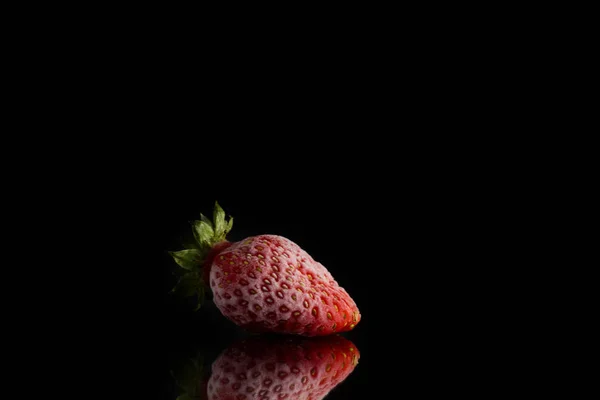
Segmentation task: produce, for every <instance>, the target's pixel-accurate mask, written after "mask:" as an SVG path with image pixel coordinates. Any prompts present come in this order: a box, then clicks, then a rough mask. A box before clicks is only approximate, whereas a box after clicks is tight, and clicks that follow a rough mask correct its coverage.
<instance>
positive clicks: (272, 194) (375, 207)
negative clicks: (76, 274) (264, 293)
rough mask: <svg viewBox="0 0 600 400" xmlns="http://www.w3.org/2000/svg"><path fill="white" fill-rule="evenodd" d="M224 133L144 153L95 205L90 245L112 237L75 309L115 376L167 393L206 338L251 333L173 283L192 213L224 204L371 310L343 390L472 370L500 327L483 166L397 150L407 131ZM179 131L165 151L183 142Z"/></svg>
mask: <svg viewBox="0 0 600 400" xmlns="http://www.w3.org/2000/svg"><path fill="white" fill-rule="evenodd" d="M255 138H256V135H253V136H252V140H255ZM220 140H222V142H220V143H219V144H218V145H216V146H211V145H205V146H202V147H201V152H200V154H202V152H203V151H211V152H216V153H217V154H219V155H220V156H219V157H204V158H196V157H195V156H191V157H190V158H188V159H187V160H186V161H187V162H176V163H174V164H171V161H168V160H170V158H169V159H168V158H166V157H165V159H164V162H162V163H158V164H156V163H153V164H152V165H153V167H152V168H146V167H145V164H141V163H140V164H134V167H135V168H129V169H128V170H127V174H126V175H125V176H121V177H119V179H115V180H114V181H111V182H109V183H110V186H111V188H110V191H107V192H104V193H103V191H102V190H101V189H100V188H96V191H95V193H99V194H102V195H104V196H107V194H108V196H107V197H105V198H104V199H106V200H105V201H103V202H102V203H101V204H102V206H101V207H99V208H96V207H94V208H90V209H89V210H88V213H86V215H88V214H89V215H95V217H94V218H93V219H91V220H87V224H88V227H89V228H90V229H92V228H95V229H96V231H95V232H94V233H95V236H94V237H95V240H96V242H95V244H94V246H95V248H99V249H104V250H103V251H98V252H95V253H94V257H93V258H90V256H89V255H88V254H87V253H86V254H85V257H88V259H89V260H90V262H91V263H93V264H94V265H97V267H95V268H91V267H90V268H88V270H87V271H86V273H87V274H88V275H89V276H91V277H92V278H91V279H89V280H88V281H86V282H87V283H86V286H84V287H81V289H80V290H81V291H82V293H84V294H83V295H82V297H80V298H81V299H86V300H85V301H83V300H80V301H79V303H78V305H80V306H81V307H83V308H84V309H86V310H90V309H92V310H95V311H94V312H90V311H85V312H81V313H79V314H78V316H79V317H80V318H81V319H82V320H87V319H90V320H91V321H90V327H91V329H92V331H93V334H94V336H95V337H97V339H95V340H94V341H93V346H92V348H93V349H94V351H95V356H99V355H102V356H103V357H109V358H110V360H111V361H110V362H109V364H108V367H107V368H108V369H107V371H105V373H106V374H108V375H107V376H108V377H109V378H107V383H106V384H105V385H108V384H111V385H116V386H119V387H120V388H121V389H119V390H120V391H121V392H122V393H123V394H124V395H125V393H126V394H127V395H133V396H142V393H143V396H144V398H156V399H172V398H174V396H176V394H177V388H176V387H175V384H174V381H173V379H172V378H171V376H170V371H171V370H173V369H177V368H178V367H179V366H181V364H182V363H183V362H184V361H185V360H187V359H189V358H190V357H192V356H194V355H196V354H197V353H198V352H199V351H201V352H203V353H204V355H205V359H206V362H207V363H209V364H210V362H212V360H214V358H215V357H216V356H217V355H218V354H219V353H220V352H221V351H222V350H224V349H225V348H226V347H227V346H228V345H229V344H231V343H232V342H233V341H234V340H235V339H236V338H239V337H241V336H243V335H244V333H243V332H242V331H241V330H240V329H239V328H238V327H236V326H235V325H234V324H232V323H230V322H229V321H227V320H226V319H225V318H224V317H222V316H221V315H220V314H219V312H218V310H217V309H216V308H215V307H214V305H212V304H210V303H209V304H207V305H206V307H204V308H203V309H202V310H201V311H199V312H194V311H193V310H192V306H191V304H189V303H186V302H185V301H184V300H182V299H180V298H177V297H175V296H173V295H171V294H169V291H170V289H171V288H172V286H173V285H174V284H175V281H176V278H175V276H174V275H173V273H174V271H175V270H176V269H177V266H176V265H175V263H174V262H173V261H172V259H171V258H170V256H169V255H168V253H167V251H169V250H177V249H180V248H181V242H182V239H183V238H184V237H186V236H189V234H190V232H191V228H190V225H189V221H191V220H194V219H197V218H198V216H199V213H204V214H205V215H210V214H211V213H212V209H213V206H214V202H215V201H219V203H220V204H221V206H222V207H223V208H224V209H225V211H226V212H227V214H229V215H231V216H233V217H234V225H233V230H232V232H231V233H230V235H229V236H228V238H229V240H231V241H237V240H241V239H243V238H245V237H247V236H251V235H257V234H263V233H268V234H277V235H282V236H285V237H288V238H289V239H291V240H293V241H294V242H296V243H297V244H299V245H300V246H301V247H302V248H304V249H305V250H306V251H308V252H309V253H310V254H311V255H312V256H313V257H314V258H315V259H316V260H319V261H320V262H321V263H322V264H323V265H325V266H326V267H327V268H328V269H329V270H330V271H331V273H332V274H333V275H334V276H335V277H336V279H337V281H338V282H339V283H340V284H341V285H342V286H343V287H344V288H346V289H347V291H348V292H349V293H350V294H351V296H352V297H353V298H354V299H355V301H356V303H357V305H358V307H359V309H360V311H361V313H362V320H361V322H360V323H359V324H358V325H357V327H356V328H355V329H354V330H353V331H352V332H349V333H347V334H345V336H346V337H347V338H349V339H350V340H351V341H353V342H354V343H355V344H356V346H357V347H358V349H359V351H360V352H361V359H360V362H359V364H358V366H357V368H356V370H355V371H354V373H353V374H352V375H350V376H349V378H348V379H347V381H346V382H344V383H343V384H342V385H340V386H339V388H338V389H337V390H336V391H335V394H332V399H334V398H340V399H341V398H347V399H359V398H364V396H366V395H369V394H370V393H373V391H378V390H387V389H386V386H385V385H383V386H381V382H382V381H394V382H396V381H397V382H398V383H397V385H398V387H402V388H403V390H405V391H407V392H408V391H412V390H419V391H421V390H423V391H425V392H428V393H434V392H439V391H440V390H442V389H443V391H446V390H450V389H448V388H450V387H457V386H461V387H462V386H464V385H465V384H466V383H467V382H466V381H468V380H470V379H471V378H468V377H472V376H473V374H474V373H475V372H474V371H473V369H474V368H475V369H476V368H477V365H478V363H479V361H477V360H478V357H479V355H478V353H479V350H477V349H478V348H479V346H483V348H485V347H486V346H489V344H484V342H485V339H484V338H486V337H488V335H489V334H490V333H492V332H496V331H498V330H499V329H501V328H502V326H501V324H500V323H494V322H491V323H490V316H491V317H493V318H496V319H498V320H499V318H498V317H499V316H498V314H497V313H496V312H495V311H494V309H493V307H492V306H491V305H490V303H489V302H487V301H486V300H485V299H486V298H488V297H489V294H488V293H486V292H487V291H489V290H490V289H491V288H492V287H493V286H494V281H493V280H494V279H495V278H494V277H493V276H490V273H492V274H496V273H497V274H498V279H501V274H502V269H500V264H499V262H500V259H501V254H499V253H497V252H496V251H494V250H490V247H491V245H490V241H492V238H493V237H492V236H488V235H486V234H484V232H485V229H484V228H482V225H483V224H492V225H493V224H495V222H494V220H495V218H497V217H493V216H492V214H493V210H494V209H492V208H488V207H490V206H489V202H488V201H487V200H486V199H487V198H488V197H489V196H491V194H490V193H488V192H486V190H485V189H484V188H483V186H484V185H480V184H478V182H480V179H483V178H482V177H480V176H476V175H474V174H469V173H468V171H465V170H463V171H458V170H457V169H456V168H443V167H444V166H443V165H440V163H439V162H437V163H434V161H435V160H433V159H432V157H431V156H430V155H429V158H427V157H423V158H421V157H420V156H415V155H414V154H415V153H413V156H412V157H408V156H406V157H404V156H400V155H398V154H399V153H403V154H408V153H409V152H408V151H407V150H406V149H403V148H401V147H400V148H397V147H394V146H395V145H398V143H395V144H392V143H384V142H379V143H378V145H377V147H376V148H369V146H367V145H364V146H358V148H357V147H354V148H352V149H350V148H349V147H346V150H343V151H342V150H340V149H338V150H337V151H336V150H335V146H333V147H334V148H325V147H324V146H317V147H314V148H311V147H309V148H301V147H299V146H297V147H295V148H294V150H296V151H289V149H288V152H287V153H285V154H277V152H276V151H274V149H275V148H273V147H271V148H270V149H267V148H266V147H265V148H262V149H260V152H257V151H258V150H256V147H247V148H242V149H241V151H240V152H239V153H236V154H233V153H231V152H228V150H227V147H226V146H225V145H224V144H223V143H225V142H227V140H228V138H227V136H226V135H222V136H220ZM231 140H233V139H231ZM288 143H289V142H288ZM332 143H333V144H334V145H335V144H337V143H336V142H332ZM176 144H177V146H176V145H175V144H169V145H168V146H169V148H167V149H165V153H167V152H168V151H169V150H170V149H179V150H180V149H181V147H180V145H181V144H180V143H176ZM313 144H316V145H318V144H319V142H313ZM285 145H286V144H284V143H283V142H282V143H281V146H285ZM287 146H289V144H288V145H287ZM396 149H399V150H398V151H396ZM428 151H430V147H428ZM396 153H398V154H396ZM221 155H222V156H221ZM271 155H272V157H271ZM332 155H334V156H335V157H334V156H332ZM231 159H235V160H236V162H235V163H233V162H229V163H228V162H227V160H231ZM189 161H192V162H189ZM438 161H439V160H438ZM442 164H443V163H442ZM195 169H197V171H196V170H195ZM117 185H118V186H117ZM474 187H475V188H477V190H474V189H473V188H474ZM97 204H98V203H97ZM102 207H104V209H103V208H102ZM96 221H97V222H96ZM494 226H495V225H494ZM99 227H100V228H99ZM75 232H78V231H75ZM88 240H89V237H88V236H86V237H85V241H86V242H87V241H88ZM81 249H82V251H84V253H85V251H86V249H87V247H82V248H81ZM482 266H483V267H482ZM92 288H93V289H92ZM91 306H96V308H91ZM78 323H80V322H78ZM495 346H496V347H498V346H500V345H499V344H496V345H495ZM474 349H475V351H473V350H474ZM473 357H474V358H473ZM101 369H102V368H101ZM432 380H433V381H435V382H436V383H435V384H431V382H432Z"/></svg>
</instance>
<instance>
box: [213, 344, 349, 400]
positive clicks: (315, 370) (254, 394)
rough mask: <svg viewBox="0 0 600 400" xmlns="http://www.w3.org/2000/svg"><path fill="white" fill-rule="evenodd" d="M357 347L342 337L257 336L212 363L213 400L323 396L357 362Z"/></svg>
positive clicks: (316, 399)
mask: <svg viewBox="0 0 600 400" xmlns="http://www.w3.org/2000/svg"><path fill="white" fill-rule="evenodd" d="M359 358H360V353H359V352H358V349H357V348H356V346H355V345H354V344H353V343H352V342H350V341H349V340H347V339H344V338H342V337H341V336H338V335H334V336H328V337H320V338H313V339H307V338H299V337H290V336H286V337H279V338H275V339H273V338H266V337H253V338H250V339H247V340H243V341H240V342H238V343H236V344H234V345H232V346H230V347H229V348H228V349H227V350H225V351H224V352H223V353H222V354H221V355H220V356H219V357H218V358H217V359H216V360H215V362H214V363H213V364H212V375H211V377H210V379H209V380H208V391H207V394H208V396H207V398H208V399H209V400H250V399H289V400H319V399H322V398H324V397H325V396H326V395H327V394H328V393H329V392H330V391H331V390H332V389H333V388H334V387H336V386H337V385H338V384H340V383H341V382H342V381H343V380H345V379H346V377H348V375H350V373H351V372H352V371H353V370H354V368H355V367H356V365H357V364H358V360H359Z"/></svg>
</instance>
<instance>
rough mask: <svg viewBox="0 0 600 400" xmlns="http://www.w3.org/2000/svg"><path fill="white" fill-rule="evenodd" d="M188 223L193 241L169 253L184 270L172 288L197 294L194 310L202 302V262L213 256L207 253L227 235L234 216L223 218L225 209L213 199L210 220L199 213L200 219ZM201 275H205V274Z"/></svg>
mask: <svg viewBox="0 0 600 400" xmlns="http://www.w3.org/2000/svg"><path fill="white" fill-rule="evenodd" d="M191 224H192V229H193V233H194V239H195V242H194V243H191V244H189V245H187V246H186V247H187V248H186V249H184V250H179V251H170V252H169V254H170V255H171V256H172V257H173V259H174V260H175V262H176V263H177V264H178V265H179V266H180V267H181V268H183V269H184V270H185V272H184V274H183V275H182V276H181V278H180V279H179V282H177V285H175V287H174V288H173V292H179V293H181V294H182V295H184V296H186V297H189V296H196V297H197V298H198V306H197V307H196V310H197V309H199V308H200V307H201V306H202V303H203V302H204V293H205V282H204V279H203V268H204V267H205V262H206V261H208V258H212V257H209V255H212V254H211V250H212V249H213V247H215V245H217V244H221V243H223V242H226V240H225V239H226V236H227V234H228V233H229V231H231V227H232V226H233V218H232V217H231V216H229V220H226V219H225V211H223V209H222V208H221V206H220V205H219V203H218V202H215V209H214V212H213V221H211V220H210V219H208V218H207V217H205V216H204V215H202V214H200V220H199V221H192V223H191ZM220 246H221V245H220ZM220 246H217V247H220ZM212 253H214V252H212ZM204 276H206V275H205V274H204Z"/></svg>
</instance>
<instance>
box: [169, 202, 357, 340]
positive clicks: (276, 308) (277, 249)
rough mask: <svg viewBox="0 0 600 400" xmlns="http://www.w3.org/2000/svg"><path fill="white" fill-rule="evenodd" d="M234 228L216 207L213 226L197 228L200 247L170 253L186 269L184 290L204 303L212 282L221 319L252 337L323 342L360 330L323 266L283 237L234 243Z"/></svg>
mask: <svg viewBox="0 0 600 400" xmlns="http://www.w3.org/2000/svg"><path fill="white" fill-rule="evenodd" d="M232 222H233V219H230V220H229V222H225V213H224V212H223V210H222V209H221V207H219V205H218V204H216V205H215V216H214V223H211V222H210V221H209V220H208V219H207V218H206V217H204V216H202V220H201V221H195V222H194V228H195V231H194V233H195V237H196V240H197V241H198V245H196V246H195V248H192V249H188V250H183V251H180V252H174V253H171V254H172V255H173V257H174V258H175V260H176V261H177V262H178V263H179V265H181V266H182V267H183V268H186V269H188V273H187V274H186V275H185V276H184V277H183V278H182V280H181V281H180V284H179V287H180V288H182V289H184V290H185V291H186V292H187V293H188V294H198V295H199V297H202V295H203V293H204V292H203V290H204V288H203V286H202V284H203V282H208V283H209V285H210V288H211V289H212V291H213V294H214V297H213V299H214V302H215V304H216V305H217V307H218V308H219V310H220V311H221V313H222V314H223V315H224V316H226V317H227V318H229V319H230V320H232V321H234V322H235V323H236V324H238V325H240V326H243V327H245V328H246V329H249V330H252V331H274V332H284V333H296V334H300V335H306V336H321V335H329V334H332V333H335V332H344V331H349V330H351V329H353V328H354V327H355V326H356V324H357V323H358V322H359V321H360V319H361V315H360V312H359V311H358V308H357V307H356V304H355V303H354V301H353V300H352V298H351V297H350V295H349V294H348V293H347V292H346V291H345V290H344V289H343V288H342V287H340V286H339V285H338V283H337V282H336V281H335V279H334V278H333V277H332V276H331V274H330V273H329V271H327V269H326V268H325V267H324V266H323V265H321V264H320V263H319V262H316V261H315V260H313V258H312V257H311V256H310V255H309V254H308V253H306V252H305V251H304V250H302V249H301V248H300V247H299V246H298V245H297V244H295V243H293V242H292V241H290V240H288V239H286V238H284V237H281V236H275V235H259V236H253V237H249V238H246V239H244V240H241V241H239V242H236V243H230V242H228V241H226V240H225V235H226V234H227V233H228V232H229V230H230V229H231V225H232ZM200 269H202V272H200Z"/></svg>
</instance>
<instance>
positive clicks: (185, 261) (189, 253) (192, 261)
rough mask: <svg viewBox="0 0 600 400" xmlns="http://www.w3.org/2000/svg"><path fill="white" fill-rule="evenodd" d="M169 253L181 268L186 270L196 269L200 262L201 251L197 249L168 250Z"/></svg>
mask: <svg viewBox="0 0 600 400" xmlns="http://www.w3.org/2000/svg"><path fill="white" fill-rule="evenodd" d="M169 254H171V256H172V257H173V259H174V260H175V262H176V263H177V264H179V266H180V267H181V268H184V269H187V270H188V271H194V270H196V269H197V268H198V265H199V264H200V263H201V262H202V253H201V251H200V250H197V249H191V250H180V251H170V252H169Z"/></svg>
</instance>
